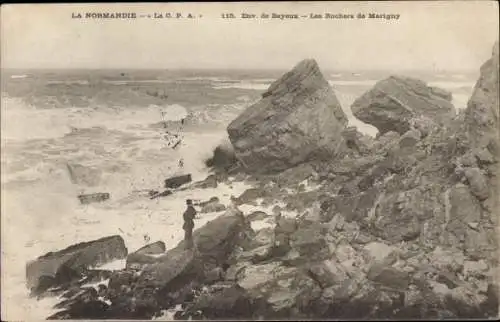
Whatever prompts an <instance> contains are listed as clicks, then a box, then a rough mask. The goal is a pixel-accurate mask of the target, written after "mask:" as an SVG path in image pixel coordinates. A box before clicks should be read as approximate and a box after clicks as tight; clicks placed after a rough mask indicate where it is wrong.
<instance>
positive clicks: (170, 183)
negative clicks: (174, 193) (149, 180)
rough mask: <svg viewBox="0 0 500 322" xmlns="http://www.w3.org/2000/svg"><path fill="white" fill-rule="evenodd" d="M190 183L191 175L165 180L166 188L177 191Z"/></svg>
mask: <svg viewBox="0 0 500 322" xmlns="http://www.w3.org/2000/svg"><path fill="white" fill-rule="evenodd" d="M189 182H191V175H190V174H183V175H179V176H175V177H171V178H168V179H165V188H171V189H175V188H179V187H180V186H182V185H184V184H186V183H189Z"/></svg>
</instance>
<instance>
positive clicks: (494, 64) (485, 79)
mask: <svg viewBox="0 0 500 322" xmlns="http://www.w3.org/2000/svg"><path fill="white" fill-rule="evenodd" d="M498 57H499V56H498V41H497V42H496V43H495V45H494V47H493V54H492V57H491V58H490V59H489V60H488V61H486V62H485V63H484V64H483V65H482V66H481V71H480V72H481V74H480V77H479V79H478V81H477V83H476V86H475V87H474V92H473V94H472V96H471V98H470V99H469V102H468V104H467V109H466V111H465V117H466V118H465V121H466V124H467V131H468V133H469V134H470V137H471V139H472V145H473V146H474V147H477V148H482V147H487V146H488V147H491V148H492V149H490V152H492V154H494V155H496V156H497V157H498V154H495V153H494V151H497V152H498V148H494V146H495V147H498V146H499V143H498V137H499V133H498V131H499V130H500V129H499V111H498V104H499V99H498V95H499V94H498V93H499V88H498V86H499V85H498V82H499V78H498V74H499V63H498V61H499V58H498Z"/></svg>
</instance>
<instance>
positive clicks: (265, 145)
mask: <svg viewBox="0 0 500 322" xmlns="http://www.w3.org/2000/svg"><path fill="white" fill-rule="evenodd" d="M346 124H347V117H346V116H345V114H344V112H343V111H342V108H341V106H340V103H339V102H338V100H337V98H336V97H335V94H334V92H333V90H332V89H331V87H330V86H329V84H328V82H327V81H326V80H325V78H324V77H323V75H322V74H321V71H320V70H319V67H318V65H317V63H316V61H314V60H312V59H307V60H303V61H302V62H300V63H299V64H297V65H296V66H295V67H294V68H293V69H292V70H291V71H290V72H288V73H286V74H285V75H283V76H282V77H281V78H280V79H278V80H277V81H275V82H274V83H273V84H271V86H270V87H269V89H268V90H267V91H266V92H265V93H264V94H263V95H262V99H261V100H260V101H259V102H257V103H256V104H255V105H253V106H250V107H248V108H247V109H246V110H245V111H244V112H243V113H242V114H240V115H239V116H238V117H237V118H236V119H235V120H233V121H232V122H231V124H229V126H228V128H227V132H228V134H229V139H230V140H231V143H232V144H233V147H234V149H235V153H236V157H237V158H238V159H239V160H240V161H241V163H242V165H243V166H244V167H245V168H246V169H247V170H248V171H251V172H256V173H259V172H260V173H261V172H277V171H282V170H285V169H288V168H290V167H293V166H294V165H297V164H299V163H302V162H304V161H307V160H311V159H317V158H326V159H331V158H332V157H334V156H335V155H336V154H337V153H338V152H339V149H340V146H341V143H342V137H341V131H342V130H343V129H344V128H345V125H346Z"/></svg>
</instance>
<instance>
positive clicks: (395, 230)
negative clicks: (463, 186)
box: [368, 185, 445, 243]
mask: <svg viewBox="0 0 500 322" xmlns="http://www.w3.org/2000/svg"><path fill="white" fill-rule="evenodd" d="M441 190H442V186H440V185H427V186H424V187H418V188H415V189H411V190H408V191H403V192H394V193H389V194H383V195H379V199H378V201H379V202H378V205H377V207H376V209H375V210H374V211H373V212H372V214H373V216H371V217H369V219H370V220H368V222H371V223H372V225H373V226H372V233H373V234H374V235H376V236H379V237H382V238H384V239H385V240H387V241H391V242H399V241H404V240H406V241H410V240H415V239H418V238H419V237H421V236H423V237H425V239H427V240H429V241H432V242H433V243H437V240H438V239H439V236H440V235H441V234H442V232H441V229H440V227H441V226H440V225H442V224H443V223H444V222H445V207H444V205H443V203H442V202H441V194H442V192H441ZM429 220H434V221H435V222H436V224H434V225H432V226H430V225H427V226H425V225H422V224H421V223H422V222H425V221H429ZM428 226H430V227H428ZM373 228H374V229H373Z"/></svg>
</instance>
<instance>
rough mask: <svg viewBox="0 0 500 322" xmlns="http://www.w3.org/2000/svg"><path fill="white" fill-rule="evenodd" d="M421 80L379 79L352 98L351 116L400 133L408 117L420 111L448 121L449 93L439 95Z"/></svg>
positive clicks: (407, 124) (405, 128)
mask: <svg viewBox="0 0 500 322" xmlns="http://www.w3.org/2000/svg"><path fill="white" fill-rule="evenodd" d="M442 92H443V90H439V92H438V91H436V89H435V88H431V87H428V86H427V85H426V84H425V83H424V82H422V81H420V80H418V79H413V78H409V77H399V76H391V77H389V78H387V79H385V80H382V81H379V82H378V83H377V84H375V86H374V87H373V89H371V90H370V91H368V92H366V93H365V94H363V95H362V96H361V97H359V98H358V99H356V100H355V101H354V103H353V104H352V106H351V109H352V112H353V114H354V116H356V117H357V118H358V119H360V120H361V121H363V122H365V123H368V124H370V125H373V126H375V127H376V128H377V129H378V130H379V132H380V133H382V134H383V133H386V132H389V131H395V132H398V133H399V134H404V133H405V132H406V131H408V130H409V129H410V120H411V119H412V118H414V117H417V116H420V115H423V116H426V117H430V118H432V119H433V120H435V121H436V122H437V123H443V122H448V121H450V120H451V119H452V118H453V116H454V115H455V108H454V106H453V105H452V104H451V102H450V99H449V98H450V97H451V95H442V94H441V93H442Z"/></svg>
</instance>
